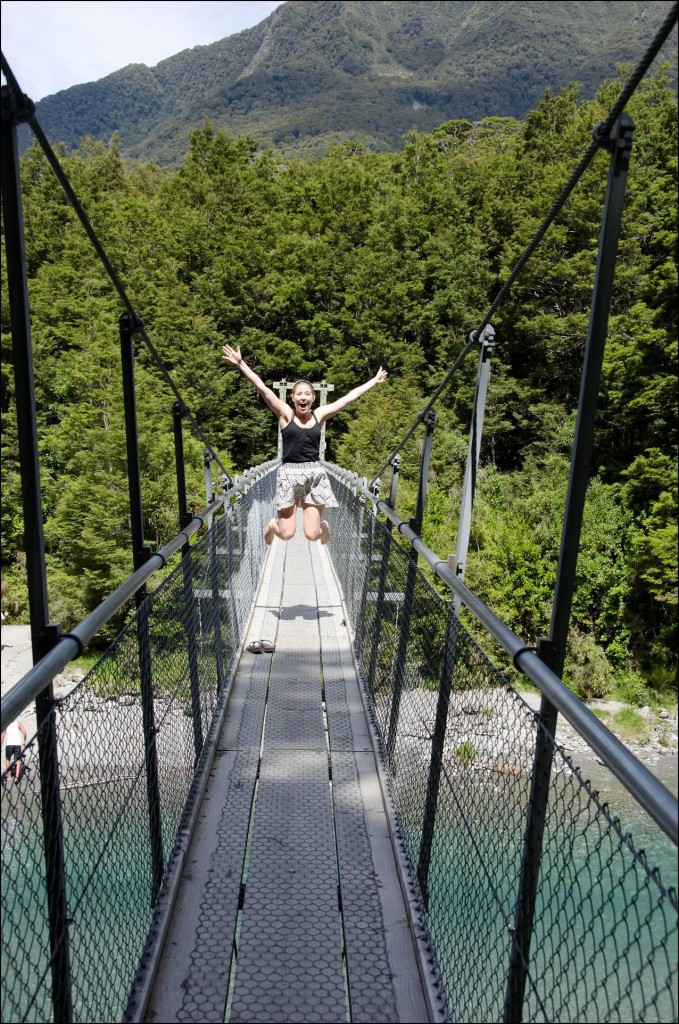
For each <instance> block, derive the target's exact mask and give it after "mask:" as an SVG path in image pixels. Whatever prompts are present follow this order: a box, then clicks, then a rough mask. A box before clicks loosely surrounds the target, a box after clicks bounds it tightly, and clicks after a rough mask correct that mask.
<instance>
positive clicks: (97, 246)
mask: <svg viewBox="0 0 679 1024" xmlns="http://www.w3.org/2000/svg"><path fill="white" fill-rule="evenodd" d="M1 59H2V71H3V74H4V75H5V78H6V79H7V84H8V87H9V90H10V96H11V97H12V99H13V102H14V103H15V107H16V110H17V113H18V114H19V115H20V117H21V119H24V120H26V121H27V122H28V124H29V125H30V127H31V129H32V131H33V134H34V135H35V137H36V139H37V141H38V143H39V144H40V147H41V149H42V151H43V153H44V154H45V157H46V159H47V162H48V163H49V165H50V167H51V168H52V170H53V171H54V174H55V176H56V178H57V180H58V181H59V184H60V185H61V187H62V189H63V190H64V193H65V195H66V196H67V198H68V201H69V202H70V204H71V206H72V207H73V209H74V210H75V213H76V215H77V217H78V220H79V221H80V223H81V225H82V227H83V230H84V231H85V234H86V235H87V237H88V238H89V240H90V242H91V243H92V247H93V248H94V251H95V252H96V254H97V256H98V257H99V259H100V261H101V263H102V265H103V267H104V269H105V271H106V273H107V275H108V277H109V279H110V281H111V283H112V285H113V287H114V288H115V290H116V292H117V293H118V296H119V298H120V301H121V302H122V304H123V306H124V307H125V311H126V312H127V313H128V315H129V316H130V318H131V321H132V323H133V324H134V329H135V331H136V333H138V334H139V336H140V337H141V338H142V339H143V341H144V344H145V345H146V347H147V349H148V350H149V352H150V353H151V356H152V358H153V361H154V363H155V364H156V367H157V368H158V370H159V371H160V373H161V375H162V377H163V379H164V380H165V382H166V384H167V385H168V387H169V388H170V390H171V391H172V393H173V395H174V396H175V398H176V399H177V401H178V402H180V403H181V405H182V407H183V409H184V410H185V415H186V416H187V417H188V419H189V420H190V422H191V425H192V427H193V429H194V431H195V433H196V435H197V437H199V438H200V439H201V441H202V442H203V444H204V445H205V447H206V448H208V449H209V450H210V452H211V454H212V457H213V458H214V460H215V462H216V463H217V465H218V466H219V468H220V469H221V471H222V473H223V475H224V477H225V479H226V482H227V485H228V484H229V483H230V482H231V477H230V475H229V473H228V471H227V470H226V469H225V467H224V465H223V464H222V462H221V460H220V458H219V455H218V454H217V452H216V450H215V449H214V448H213V446H212V445H211V444H210V442H209V441H208V439H207V437H206V436H205V434H204V432H203V430H202V428H201V427H200V425H199V423H198V422H197V420H196V418H195V416H194V415H193V413H192V412H191V409H190V408H189V406H188V405H187V404H186V402H185V401H184V399H183V398H182V395H181V393H180V391H179V389H178V388H177V385H176V384H175V382H174V381H173V379H172V377H171V375H170V373H169V372H168V369H167V367H166V366H165V363H164V362H163V360H162V358H161V356H160V354H159V353H158V351H157V349H156V348H155V346H154V344H153V342H152V341H151V339H150V338H149V336H148V333H147V332H146V329H145V327H144V323H143V320H142V319H141V318H140V317H139V316H138V315H137V313H136V311H135V309H134V306H133V304H132V301H131V299H130V297H129V296H128V294H127V291H126V289H125V287H124V285H123V283H122V281H121V280H120V275H119V274H118V272H117V271H116V269H115V267H114V266H113V264H112V263H111V260H110V259H109V257H108V254H107V252H106V250H105V249H104V246H103V245H102V243H101V241H100V239H99V237H98V236H97V233H96V231H95V230H94V228H93V227H92V223H91V221H90V219H89V217H88V216H87V213H86V212H85V210H84V208H83V205H82V203H81V202H80V200H79V199H78V196H77V195H76V193H75V191H74V189H73V186H72V185H71V183H70V181H69V179H68V176H67V175H66V173H65V171H64V169H63V167H62V166H61V164H60V162H59V159H58V157H57V155H56V153H55V152H54V150H53V148H52V146H51V145H50V142H49V140H48V138H47V136H46V135H45V133H44V131H43V130H42V127H41V126H40V123H39V121H38V119H37V118H36V116H35V105H34V103H33V102H32V101H31V100H30V99H29V98H28V97H27V96H26V95H25V94H24V93H22V91H21V89H20V87H19V83H18V82H17V80H16V78H15V76H14V74H13V72H12V69H11V68H10V66H9V64H8V62H7V60H6V58H5V56H4V54H2V58H1Z"/></svg>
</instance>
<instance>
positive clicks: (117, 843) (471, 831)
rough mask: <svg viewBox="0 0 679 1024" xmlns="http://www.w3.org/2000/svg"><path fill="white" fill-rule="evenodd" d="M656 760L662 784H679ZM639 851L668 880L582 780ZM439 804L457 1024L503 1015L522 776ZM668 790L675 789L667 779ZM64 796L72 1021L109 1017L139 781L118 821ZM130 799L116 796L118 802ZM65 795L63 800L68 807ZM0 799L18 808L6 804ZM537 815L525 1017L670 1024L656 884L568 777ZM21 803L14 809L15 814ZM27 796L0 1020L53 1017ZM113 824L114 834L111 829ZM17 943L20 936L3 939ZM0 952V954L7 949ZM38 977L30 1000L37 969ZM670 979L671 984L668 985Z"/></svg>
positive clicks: (121, 984) (438, 902)
mask: <svg viewBox="0 0 679 1024" xmlns="http://www.w3.org/2000/svg"><path fill="white" fill-rule="evenodd" d="M675 764H676V762H668V764H667V774H668V775H669V776H670V777H669V778H668V779H667V780H666V781H669V782H671V781H673V780H674V779H675V778H676V771H675V770H674V766H675ZM597 774H598V776H599V777H596V778H593V779H592V781H593V782H594V783H595V784H596V785H597V786H598V788H599V793H600V796H601V797H602V798H603V799H605V800H606V801H608V803H609V804H610V806H611V808H612V811H613V813H615V814H616V815H618V816H619V817H620V819H621V821H622V822H623V826H624V829H625V830H626V831H629V832H630V833H631V836H632V840H633V843H634V845H635V846H636V847H637V848H639V849H641V848H645V850H646V851H647V859H648V863H649V866H650V867H651V868H657V869H658V875H659V878H660V880H661V883H662V885H664V886H665V887H670V886H673V887H675V889H676V885H677V852H676V849H675V848H674V847H673V845H672V844H671V842H670V841H669V840H667V839H666V838H665V837H664V836H663V835H662V833H661V832H660V830H659V829H658V827H657V826H656V825H655V824H654V823H653V822H652V821H650V820H649V819H648V818H647V816H646V815H645V814H644V813H643V812H642V811H641V810H640V809H639V808H638V805H637V804H636V802H635V801H633V800H632V799H631V798H630V797H629V796H628V795H627V794H626V793H624V791H623V790H622V789H621V787H620V786H619V784H618V783H617V782H616V780H615V779H612V777H608V776H607V775H606V773H605V771H604V770H600V771H599V770H598V769H594V770H593V771H590V772H589V777H592V776H593V775H597ZM466 781H467V787H466V799H464V800H460V801H459V802H458V803H456V802H455V801H453V800H450V799H449V798H448V797H445V798H444V797H442V804H441V809H442V810H444V811H445V818H446V821H447V825H446V828H445V829H440V830H439V831H438V834H437V837H436V842H435V844H434V850H433V861H432V867H431V874H430V879H431V902H430V907H431V912H432V934H433V937H434V939H435V943H436V947H437V951H438V955H439V961H440V963H441V966H442V969H443V973H444V977H445V980H446V987H447V990H448V994H449V999H450V1004H451V1009H452V1010H453V1014H452V1019H453V1020H463V1021H470V1020H481V1021H491V1020H501V1019H502V1009H503V1002H504V994H505V978H506V968H507V963H508V957H509V952H510V945H511V939H510V934H509V930H508V923H511V920H512V917H513V907H514V901H515V898H516V871H517V864H518V860H519V857H520V847H521V834H522V827H523V812H522V808H523V806H524V802H525V794H526V780H525V779H524V778H522V777H518V776H517V777H516V778H514V779H512V780H507V779H503V780H502V784H501V786H496V785H488V784H485V785H479V784H475V785H471V784H469V780H466ZM675 788H676V783H675ZM86 792H88V791H84V790H82V789H74V790H71V791H66V793H65V794H64V798H65V801H66V812H67V813H66V817H67V820H68V821H69V822H70V823H71V824H70V826H69V828H67V834H66V848H67V855H68V858H69V865H70V867H69V881H70V893H69V908H71V909H73V910H74V917H75V920H74V922H73V924H72V925H71V928H70V939H71V958H72V965H73V974H74V986H73V999H74V1008H75V1019H76V1020H118V1019H120V1016H121V1014H122V1011H123V1008H124V1005H125V1000H126V997H127V991H128V987H129V984H130V982H131V980H132V978H133V976H134V972H135V969H136V966H137V962H138V958H139V955H140V953H141V951H142V949H143V944H144V940H145V936H146V932H147V928H148V923H149V919H150V905H149V893H150V884H151V880H150V855H149V849H148V842H147V840H146V837H145V832H146V828H145V821H146V803H145V802H146V795H145V790H144V786H143V784H142V785H141V786H138V787H137V789H136V795H135V798H134V800H133V801H132V803H131V804H130V806H129V808H128V810H127V812H126V813H125V815H124V816H123V817H119V809H120V806H121V797H122V794H121V793H115V792H112V793H111V795H110V799H109V800H108V802H107V801H104V800H102V790H101V788H99V789H98V790H97V796H96V799H95V797H94V791H93V790H91V791H89V792H91V793H92V794H93V795H92V799H91V800H90V801H89V802H88V799H87V796H86ZM126 799H127V797H126ZM69 800H73V801H74V803H73V806H72V807H70V808H69V806H68V801H69ZM10 802H11V803H12V804H13V805H14V806H15V810H14V811H11V810H10ZM553 807H554V811H553V814H552V815H551V816H550V820H549V822H548V842H547V844H546V852H545V859H544V862H543V874H542V878H541V884H540V889H539V894H538V908H537V915H536V924H535V938H534V943H533V947H532V948H533V951H534V952H533V957H532V961H531V965H530V980H529V986H528V994H527V1004H528V1012H527V1013H526V1015H525V1017H524V1019H530V1020H543V1019H550V1020H554V1021H557V1020H562V1021H574V1020H577V1021H599V1020H628V1021H639V1020H648V1021H658V1022H660V1021H669V1020H672V1019H674V1018H676V1005H673V998H672V995H671V993H672V992H673V991H676V979H677V975H676V963H677V932H676V918H675V916H674V915H673V913H671V912H670V909H669V904H668V901H667V900H666V899H663V898H662V892H661V888H660V887H659V886H658V884H657V882H656V880H655V879H654V878H653V877H652V876H651V875H650V874H649V872H648V871H647V870H646V869H645V868H644V866H643V864H641V863H640V862H639V861H638V860H637V859H636V858H635V857H634V856H633V854H632V853H631V852H630V850H629V848H628V846H627V845H626V844H625V842H624V841H623V840H621V839H620V837H619V836H618V835H617V833H616V831H615V829H611V827H610V826H609V825H608V823H607V822H606V821H605V819H604V818H603V816H601V815H600V814H596V813H594V811H593V808H592V804H591V801H589V800H588V799H587V800H585V799H583V797H582V792H581V787H580V786H576V785H575V784H574V783H573V780H572V779H569V778H567V777H565V776H564V777H563V778H562V777H559V778H558V779H557V781H556V783H555V789H554V793H553ZM19 808H20V813H19ZM39 814H40V812H39V807H38V805H37V800H36V798H35V797H33V796H32V795H31V794H30V793H24V794H22V796H21V800H20V801H18V800H17V794H11V801H10V796H9V795H7V794H5V792H4V791H3V827H2V856H3V871H2V906H3V921H2V924H3V951H4V952H5V956H4V957H3V962H4V968H3V997H2V998H3V1007H2V1019H3V1020H19V1019H21V1017H22V1015H25V1016H26V1019H28V1020H33V1021H50V1020H51V1019H52V1017H51V1007H50V1002H51V992H50V978H49V975H48V974H46V973H45V972H46V967H47V962H46V958H45V950H46V949H47V947H48V936H47V927H46V919H45V906H44V899H43V896H42V892H43V887H42V877H43V870H44V869H43V854H42V849H41V848H40V846H39V843H38V845H36V842H37V840H36V837H37V835H38V830H37V829H36V828H35V827H34V824H32V823H37V822H38V821H39ZM113 821H115V828H113V829H111V822H113ZM16 935H21V936H22V941H21V943H13V942H12V937H14V936H16ZM8 952H9V955H7V954H8ZM43 974H45V982H44V984H43V985H42V987H41V988H40V991H39V994H38V998H37V999H35V1000H34V1001H33V1002H32V1003H31V1005H30V1009H29V1008H28V1006H29V994H30V993H32V992H34V991H35V987H36V978H37V977H40V976H41V975H43ZM668 979H669V983H668Z"/></svg>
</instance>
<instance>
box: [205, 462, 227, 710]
mask: <svg viewBox="0 0 679 1024" xmlns="http://www.w3.org/2000/svg"><path fill="white" fill-rule="evenodd" d="M211 464H212V452H211V451H210V449H209V448H206V449H205V450H204V452H203V465H204V467H205V499H206V501H207V508H209V507H210V505H211V504H212V502H213V501H214V500H215V492H214V488H213V486H212V468H211ZM207 526H208V531H209V532H208V537H209V540H208V545H209V547H208V558H209V560H210V586H211V588H212V600H211V601H210V607H211V609H212V635H213V637H214V646H215V663H216V665H217V689H218V690H221V688H222V683H223V681H224V664H223V661H222V612H221V608H222V606H221V598H220V596H219V564H218V562H217V536H216V527H215V523H214V516H210V517H209V518H208V523H207Z"/></svg>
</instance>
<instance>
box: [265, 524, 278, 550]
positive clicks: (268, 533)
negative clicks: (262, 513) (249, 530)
mask: <svg viewBox="0 0 679 1024" xmlns="http://www.w3.org/2000/svg"><path fill="white" fill-rule="evenodd" d="M275 522H276V520H275V519H271V520H269V523H268V525H267V526H265V527H264V541H265V543H266V544H271V543H272V542H273V539H274V537H275V536H276V533H275V531H274V523H275Z"/></svg>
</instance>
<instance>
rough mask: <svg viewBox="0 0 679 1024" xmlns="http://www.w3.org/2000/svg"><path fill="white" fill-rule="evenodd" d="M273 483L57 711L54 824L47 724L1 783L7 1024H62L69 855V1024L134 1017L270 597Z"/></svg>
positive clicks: (194, 558)
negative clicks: (56, 978) (220, 729)
mask: <svg viewBox="0 0 679 1024" xmlns="http://www.w3.org/2000/svg"><path fill="white" fill-rule="evenodd" d="M275 478H276V474H275V470H273V471H269V472H268V474H266V475H264V476H262V477H260V478H259V479H256V480H255V482H254V483H252V484H251V485H250V484H248V485H246V487H245V489H244V492H243V493H242V494H241V495H240V496H239V497H238V499H237V500H235V501H234V502H233V503H232V504H228V505H227V507H226V511H225V513H224V514H223V515H222V516H221V517H220V518H217V519H215V521H214V522H213V525H212V528H211V529H210V530H209V531H208V532H207V533H206V534H205V535H204V536H203V537H202V539H201V540H200V541H199V542H198V543H197V544H195V545H191V547H190V550H189V552H188V554H186V555H185V557H184V558H183V559H182V561H181V563H180V564H179V565H178V566H177V567H176V568H175V569H174V570H173V571H172V572H171V574H170V575H168V576H167V578H166V579H165V580H164V581H163V582H162V583H161V584H160V586H159V587H158V588H157V589H156V590H155V591H154V592H153V593H151V594H149V595H148V596H147V597H146V598H145V599H144V601H143V603H142V604H141V606H140V607H139V608H138V610H137V612H136V613H135V614H134V615H133V616H132V617H131V618H130V620H129V621H128V623H127V625H126V626H125V628H124V629H123V631H122V632H121V633H120V635H119V636H118V637H117V639H116V640H115V642H114V643H113V644H112V645H111V647H110V648H109V650H108V651H107V652H106V653H105V654H104V656H103V657H102V658H101V659H100V660H99V661H98V662H97V663H96V665H95V666H94V667H93V668H92V669H91V671H90V672H89V673H88V675H87V676H86V677H85V678H84V679H83V680H82V682H81V683H80V684H78V685H77V686H76V687H75V688H74V689H73V690H72V691H71V692H70V693H68V694H67V695H66V696H65V697H63V698H61V699H57V700H55V702H54V706H53V710H52V712H51V715H50V716H49V718H51V719H52V722H53V725H54V729H55V732H56V740H57V758H56V760H57V763H58V777H57V778H56V780H55V779H54V778H53V777H51V778H49V779H48V780H47V781H48V783H50V782H51V783H54V782H56V785H57V786H58V792H59V800H58V807H59V811H58V813H57V814H55V813H54V811H50V810H49V808H48V809H47V811H46V813H45V817H44V816H43V810H42V800H41V790H42V788H43V787H42V786H41V773H40V770H39V748H40V746H41V745H42V746H43V748H44V745H45V742H46V738H47V734H48V729H49V726H50V720H49V718H48V719H47V720H46V721H45V722H43V723H42V725H41V726H40V728H39V729H38V732H37V734H36V735H35V736H34V737H32V738H31V739H30V740H29V742H28V743H27V745H26V747H25V749H24V751H23V755H22V763H21V772H20V778H19V780H18V781H15V779H14V775H13V772H8V771H5V773H4V775H3V785H2V907H3V914H2V942H3V964H4V967H3V987H2V1019H3V1020H6V1021H35V1022H46V1021H53V1020H54V1019H55V1018H54V1010H53V1005H52V962H53V961H55V960H58V959H59V957H58V955H55V952H54V951H52V953H51V952H50V937H49V935H50V928H49V916H48V895H47V887H48V881H47V879H48V871H47V868H46V864H49V863H50V862H52V863H55V862H57V861H58V859H59V847H60V844H61V845H62V846H63V862H64V865H65V879H66V892H65V900H66V908H67V913H68V921H69V924H68V943H67V944H68V955H69V957H70V984H71V991H72V1002H73V1019H74V1020H76V1021H100V1020H105V1021H113V1020H120V1019H121V1017H122V1016H123V1012H124V1009H125V1005H126V1001H127V998H128V994H129V992H130V989H131V986H132V985H133V982H134V979H135V975H136V972H137V968H138V965H139V962H140V957H141V956H142V953H143V950H144V946H145V942H146V939H147V933H148V931H149V926H150V923H151V918H152V911H153V902H154V895H156V894H157V888H158V886H157V882H158V881H159V882H160V884H161V885H162V879H163V873H164V871H165V870H166V868H167V865H168V863H169V862H170V861H171V858H172V855H173V848H174V846H175V843H176V841H177V836H178V834H179V832H180V830H181V828H182V822H183V820H184V819H185V817H186V816H187V814H188V811H189V808H190V806H191V801H192V796H193V793H192V790H193V787H194V781H195V779H196V774H197V770H198V768H199V766H200V763H201V757H205V756H207V754H208V751H207V748H206V747H205V746H204V743H205V739H206V737H207V735H208V732H209V730H210V726H211V723H212V721H213V719H214V717H215V715H216V713H217V710H218V707H219V706H220V704H221V702H222V701H223V700H225V699H226V695H227V690H228V686H229V685H230V680H231V677H232V672H233V670H234V668H235V664H234V663H235V658H236V655H237V653H238V650H239V648H240V645H241V642H242V638H243V635H244V630H245V628H246V625H247V621H248V617H249V614H250V609H251V607H252V603H253V601H254V598H255V595H256V590H257V587H258V585H259V579H260V575H261V568H262V564H263V561H264V556H265V553H266V548H265V544H264V539H263V530H264V526H265V524H266V522H268V519H269V518H270V516H271V509H272V503H273V495H274V489H275ZM142 680H147V681H148V683H149V686H148V688H147V690H148V695H149V696H148V699H147V698H145V696H144V686H143V685H142ZM59 818H60V819H61V821H60V822H59V820H58V819H59ZM59 825H60V826H61V839H60V837H59V831H60V829H59ZM58 945H59V944H58ZM65 946H66V943H65V942H64V941H63V940H62V941H61V947H62V948H61V949H60V950H59V949H57V954H58V953H59V952H61V953H62V954H63V953H64V952H65Z"/></svg>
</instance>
